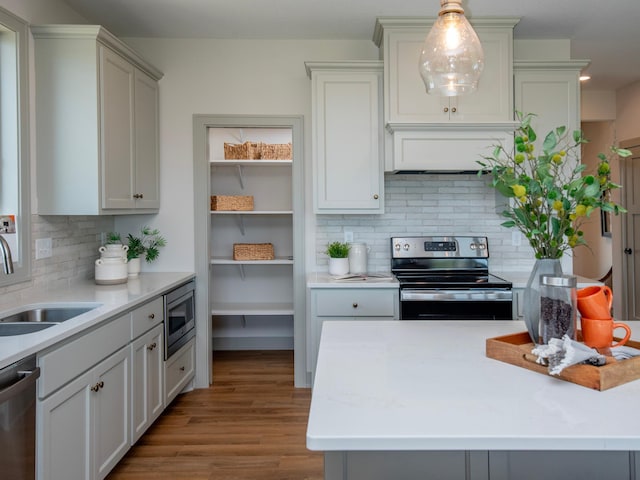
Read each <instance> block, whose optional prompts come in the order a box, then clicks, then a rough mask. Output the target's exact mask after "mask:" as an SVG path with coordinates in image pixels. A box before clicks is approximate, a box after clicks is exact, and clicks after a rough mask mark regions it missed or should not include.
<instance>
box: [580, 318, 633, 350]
mask: <svg viewBox="0 0 640 480" xmlns="http://www.w3.org/2000/svg"><path fill="white" fill-rule="evenodd" d="M580 324H581V326H582V340H583V341H584V344H585V345H587V346H588V347H591V348H605V347H617V346H618V345H624V344H625V343H627V340H629V337H631V329H630V328H629V326H628V325H625V324H624V323H617V322H614V321H613V318H587V317H582V318H581V319H580ZM616 328H624V329H625V330H626V332H627V333H626V335H625V336H624V338H623V339H622V340H620V341H619V342H618V343H616V344H614V345H611V344H612V343H613V331H614V330H615V329H616Z"/></svg>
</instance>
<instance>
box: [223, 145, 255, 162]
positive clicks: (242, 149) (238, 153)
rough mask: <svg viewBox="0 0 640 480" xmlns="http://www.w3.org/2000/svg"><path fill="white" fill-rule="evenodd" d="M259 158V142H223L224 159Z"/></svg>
mask: <svg viewBox="0 0 640 480" xmlns="http://www.w3.org/2000/svg"><path fill="white" fill-rule="evenodd" d="M259 158H260V144H258V143H254V142H244V143H225V144H224V159H225V160H257V159H259Z"/></svg>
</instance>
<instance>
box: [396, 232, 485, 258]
mask: <svg viewBox="0 0 640 480" xmlns="http://www.w3.org/2000/svg"><path fill="white" fill-rule="evenodd" d="M391 256H392V258H447V257H457V258H488V257H489V246H488V243H487V237H460V236H454V237H392V238H391Z"/></svg>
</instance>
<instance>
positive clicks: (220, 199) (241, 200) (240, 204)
mask: <svg viewBox="0 0 640 480" xmlns="http://www.w3.org/2000/svg"><path fill="white" fill-rule="evenodd" d="M211 210H232V211H248V210H253V196H251V195H211Z"/></svg>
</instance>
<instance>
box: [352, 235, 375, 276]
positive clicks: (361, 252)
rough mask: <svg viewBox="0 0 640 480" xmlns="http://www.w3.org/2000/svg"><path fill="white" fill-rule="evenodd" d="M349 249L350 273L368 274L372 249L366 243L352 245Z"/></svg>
mask: <svg viewBox="0 0 640 480" xmlns="http://www.w3.org/2000/svg"><path fill="white" fill-rule="evenodd" d="M349 247H350V248H349V273H355V274H366V273H367V253H368V252H369V250H370V248H369V247H367V244H366V243H351V244H350V245H349Z"/></svg>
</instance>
